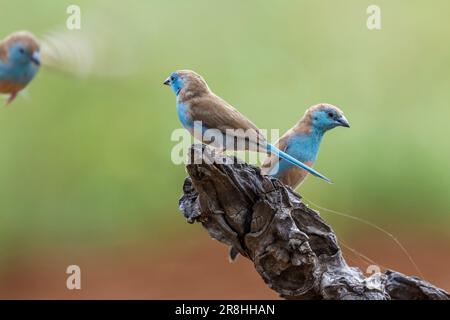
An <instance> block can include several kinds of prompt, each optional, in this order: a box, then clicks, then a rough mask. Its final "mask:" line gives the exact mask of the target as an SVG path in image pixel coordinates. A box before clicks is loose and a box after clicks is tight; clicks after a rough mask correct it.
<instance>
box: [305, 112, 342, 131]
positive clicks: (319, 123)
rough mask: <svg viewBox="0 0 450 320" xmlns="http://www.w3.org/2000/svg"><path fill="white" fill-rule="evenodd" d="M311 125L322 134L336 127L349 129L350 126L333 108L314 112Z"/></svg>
mask: <svg viewBox="0 0 450 320" xmlns="http://www.w3.org/2000/svg"><path fill="white" fill-rule="evenodd" d="M312 125H313V127H314V128H315V129H318V130H320V131H323V132H325V131H327V130H330V129H333V128H335V127H338V126H340V127H346V128H349V127H350V124H349V123H348V120H347V119H346V118H345V116H344V115H343V114H342V113H341V112H339V111H338V110H336V109H333V108H326V109H322V110H317V111H315V112H314V113H313V115H312Z"/></svg>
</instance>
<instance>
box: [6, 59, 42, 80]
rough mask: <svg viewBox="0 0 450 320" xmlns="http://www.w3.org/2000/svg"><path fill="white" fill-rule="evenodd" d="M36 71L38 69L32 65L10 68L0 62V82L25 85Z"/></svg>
mask: <svg viewBox="0 0 450 320" xmlns="http://www.w3.org/2000/svg"><path fill="white" fill-rule="evenodd" d="M37 71H38V69H37V68H36V67H35V66H33V65H32V64H26V65H20V66H11V65H9V64H7V63H2V62H0V81H12V82H17V83H20V84H23V85H26V84H28V83H29V82H30V81H31V80H32V79H33V78H34V76H35V75H36V73H37Z"/></svg>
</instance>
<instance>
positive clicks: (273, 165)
mask: <svg viewBox="0 0 450 320" xmlns="http://www.w3.org/2000/svg"><path fill="white" fill-rule="evenodd" d="M339 126H340V127H346V128H349V127H350V124H349V122H348V120H347V119H346V118H345V116H344V113H343V112H342V111H341V110H340V109H339V108H337V107H335V106H333V105H331V104H327V103H321V104H318V105H315V106H312V107H310V108H309V109H308V110H306V112H305V114H304V116H303V117H302V118H301V119H300V121H299V122H298V123H297V124H296V125H295V126H294V127H293V128H291V129H290V130H288V131H287V132H286V133H285V134H284V135H283V136H282V137H281V138H280V139H279V140H278V141H277V142H276V143H275V147H277V148H279V149H280V150H281V151H284V152H286V153H287V154H289V155H291V156H292V157H294V158H295V159H297V160H299V161H301V162H303V163H305V164H307V165H308V166H312V165H313V164H314V162H315V161H316V159H317V154H318V152H319V147H320V143H321V141H322V138H323V135H324V134H325V132H327V131H328V130H331V129H333V128H335V127H339ZM261 173H262V174H264V175H271V176H275V177H277V178H278V179H280V180H281V181H282V182H283V183H284V184H286V185H288V186H290V187H292V188H293V189H295V188H296V187H297V186H298V185H299V184H300V183H301V182H303V180H304V179H305V177H306V175H307V174H308V172H307V171H305V170H303V169H302V168H299V167H297V166H293V165H292V163H290V162H288V161H285V160H284V159H281V160H280V157H278V156H277V155H275V154H271V155H269V156H268V157H267V159H266V160H265V161H264V163H263V166H262V169H261Z"/></svg>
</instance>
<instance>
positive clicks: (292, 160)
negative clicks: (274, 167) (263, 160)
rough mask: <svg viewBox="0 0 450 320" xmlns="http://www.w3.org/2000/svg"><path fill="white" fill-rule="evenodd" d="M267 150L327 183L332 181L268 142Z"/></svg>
mask: <svg viewBox="0 0 450 320" xmlns="http://www.w3.org/2000/svg"><path fill="white" fill-rule="evenodd" d="M267 151H269V152H270V153H273V154H274V155H276V156H277V157H279V158H282V159H284V160H286V161H288V162H290V163H292V164H293V165H296V166H297V167H299V168H302V169H304V170H306V171H308V172H309V173H311V174H313V175H315V176H316V177H319V178H320V179H323V180H325V181H326V182H328V183H333V182H332V181H331V180H330V179H328V178H327V177H325V176H324V175H322V174H321V173H319V172H317V171H316V170H314V169H313V168H310V167H308V166H307V165H306V164H304V163H302V162H300V161H298V160H297V159H295V158H294V157H292V156H290V155H288V154H287V153H286V152H283V151H281V150H280V149H278V148H276V147H275V146H273V145H271V144H270V143H268V144H267Z"/></svg>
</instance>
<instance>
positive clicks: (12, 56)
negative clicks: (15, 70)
mask: <svg viewBox="0 0 450 320" xmlns="http://www.w3.org/2000/svg"><path fill="white" fill-rule="evenodd" d="M8 60H9V61H10V62H11V63H12V64H13V65H23V66H26V65H34V66H36V67H39V66H40V64H41V59H40V55H39V51H32V50H30V49H29V48H27V47H26V46H25V45H23V44H22V43H16V44H14V45H13V46H11V47H10V49H9V53H8Z"/></svg>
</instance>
